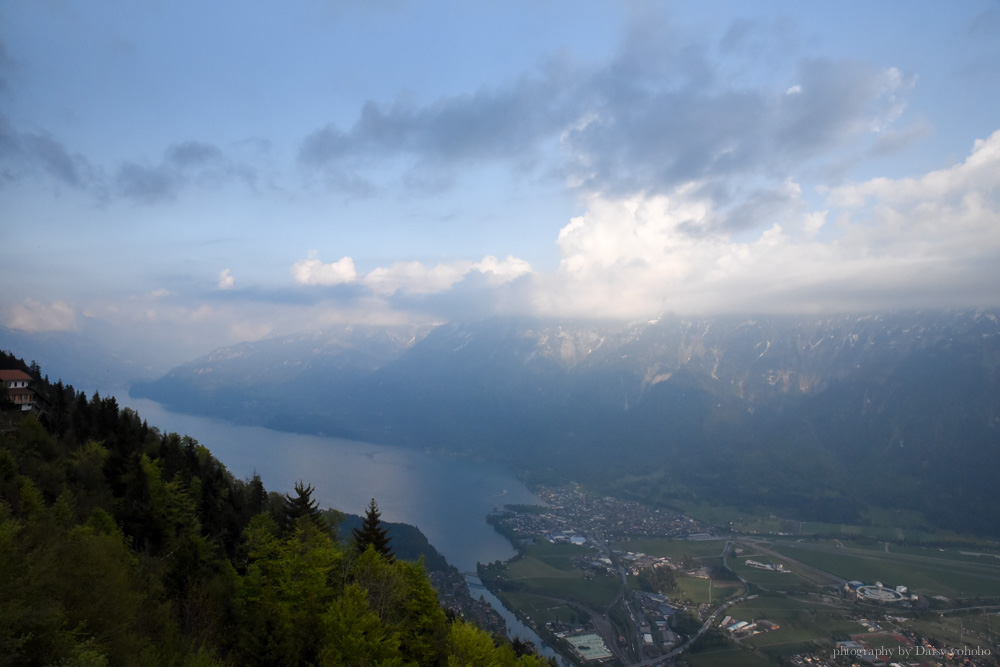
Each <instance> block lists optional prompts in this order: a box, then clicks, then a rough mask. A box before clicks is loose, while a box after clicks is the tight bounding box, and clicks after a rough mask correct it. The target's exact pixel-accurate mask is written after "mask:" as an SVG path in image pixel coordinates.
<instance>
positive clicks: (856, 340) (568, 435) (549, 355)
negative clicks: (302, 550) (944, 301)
mask: <svg viewBox="0 0 1000 667" xmlns="http://www.w3.org/2000/svg"><path fill="white" fill-rule="evenodd" d="M421 334H422V335H419V336H418V335H411V336H410V337H409V338H406V344H405V345H403V344H401V341H402V340H403V337H397V338H395V339H390V340H389V342H385V340H383V343H382V347H378V345H377V344H375V343H371V345H373V346H374V348H378V349H380V350H382V351H383V356H381V357H379V359H378V362H377V363H368V365H365V364H363V363H361V362H359V361H358V360H359V359H361V358H362V357H363V356H364V355H363V350H365V349H368V348H366V347H365V346H366V345H369V342H370V340H371V338H372V337H373V336H374V337H376V338H377V337H378V335H379V334H378V332H377V330H376V329H370V330H366V331H364V332H361V334H359V335H360V336H361V339H360V340H358V341H356V342H355V343H354V344H352V345H353V346H352V347H350V348H348V347H344V348H343V350H342V351H341V352H339V353H338V354H341V355H346V356H342V357H337V355H334V358H337V359H339V361H338V362H337V363H331V362H330V359H325V360H324V358H323V357H322V356H318V357H314V358H313V359H312V360H311V361H310V360H309V359H304V360H303V361H302V364H301V372H298V373H297V374H296V375H295V377H294V378H293V379H288V380H285V381H283V382H281V383H277V384H275V385H270V384H266V383H265V384H260V383H258V384H257V385H254V386H253V388H252V390H250V389H247V388H246V387H245V386H242V385H240V383H238V382H230V383H228V384H225V386H224V387H222V388H219V387H216V388H214V389H213V388H212V385H211V384H210V383H208V382H206V381H205V380H203V379H202V378H200V377H198V376H197V375H196V374H193V373H191V372H190V370H189V369H190V368H191V367H188V366H185V367H179V368H178V369H174V371H171V374H168V375H167V376H164V377H163V378H161V379H160V380H157V381H155V382H153V383H147V384H137V385H134V387H133V395H136V396H142V397H146V398H152V399H154V400H159V401H161V402H164V403H165V404H167V405H168V406H171V407H174V408H175V409H181V410H186V411H204V412H203V413H204V414H215V415H216V416H223V417H225V418H228V419H231V420H234V421H242V422H243V423H256V424H259V425H263V426H270V427H273V428H278V429H281V430H294V431H304V432H313V433H325V434H328V435H337V436H341V437H352V438H356V439H362V440H372V441H383V442H393V443H396V444H402V445H411V446H418V447H422V448H429V449H438V450H444V451H450V452H454V453H461V454H465V455H473V456H479V457H484V458H493V459H499V460H502V461H505V462H506V463H508V464H511V465H514V466H516V467H518V468H519V469H521V470H527V471H529V472H530V473H532V474H535V475H542V476H548V477H555V478H562V479H569V478H572V479H581V480H586V481H588V482H590V483H594V484H597V485H601V484H604V485H608V484H610V483H611V482H612V481H613V480H617V479H624V478H628V477H629V476H631V475H634V474H635V473H637V472H639V471H641V472H643V473H644V474H647V475H648V474H650V473H652V472H654V471H658V472H659V474H661V477H662V480H663V483H662V484H661V487H662V488H659V489H650V490H648V491H646V492H645V493H646V497H651V498H653V499H655V500H658V501H661V502H669V501H670V498H672V497H673V498H677V497H682V496H685V495H686V494H687V495H689V494H692V493H694V494H695V495H698V496H704V495H711V496H714V497H716V498H718V499H720V500H725V501H727V502H731V503H756V504H760V505H762V506H769V507H778V508H783V511H784V510H787V511H790V512H792V513H795V514H798V515H799V516H802V517H805V518H824V517H826V518H831V517H832V518H838V519H843V520H854V521H856V520H860V518H861V515H862V514H863V512H864V507H865V505H866V503H876V502H877V503H882V504H888V505H891V506H899V507H903V508H906V509H916V510H918V511H921V512H923V513H924V514H925V515H928V514H929V516H933V517H938V518H937V519H935V521H936V522H937V523H952V524H956V525H965V526H966V528H968V529H974V530H978V531H986V532H990V533H1000V526H998V525H997V520H996V519H995V518H990V517H988V516H987V514H986V513H985V512H983V511H979V510H977V509H976V507H975V505H976V502H981V500H980V501H975V500H973V499H972V497H973V496H976V495H977V494H978V495H980V496H982V497H985V498H989V499H993V498H994V497H995V496H996V492H995V491H993V490H992V485H991V484H990V483H989V480H988V479H987V477H988V476H987V475H986V474H985V473H984V472H983V471H986V470H997V469H1000V460H998V458H997V457H998V455H1000V444H998V433H1000V377H998V373H997V367H998V366H1000V320H998V318H997V314H996V313H995V312H993V311H985V310H977V311H917V312H900V313H879V314H861V315H838V316H791V315H777V316H754V317H748V316H726V317H711V318H709V317H706V318H697V319H685V318H680V317H677V316H674V315H665V316H662V317H660V318H657V319H656V320H649V321H644V322H638V323H630V324H627V325H623V324H618V323H611V322H581V321H557V320H540V319H496V318H495V319H491V320H483V321H479V322H471V323H450V324H444V325H441V326H438V327H434V328H429V329H427V330H426V332H421ZM366 341H369V342H366ZM274 345H275V344H274V343H264V342H262V343H259V344H251V345H250V347H247V348H245V349H246V350H256V351H255V352H253V353H248V354H246V355H245V356H244V357H243V359H244V361H246V360H247V359H251V360H252V359H255V358H260V360H261V361H260V364H259V365H260V366H262V367H263V366H266V365H267V364H265V363H264V359H265V357H266V354H265V352H264V350H265V349H273V347H274ZM374 348H373V349H374ZM262 355H263V356H262ZM271 361H272V362H273V360H271ZM348 361H351V363H348ZM368 361H369V362H371V359H368ZM354 362H358V363H354ZM186 369H187V370H186ZM857 469H861V470H871V471H878V470H883V469H884V470H889V471H894V472H893V473H892V475H891V478H890V479H888V480H886V481H880V482H878V483H877V484H869V485H866V484H864V483H863V482H861V481H859V480H858V479H857V478H856V476H855V475H853V474H852V470H857ZM935 479H937V480H948V483H947V485H946V488H944V489H941V488H939V485H938V486H935V484H934V480H935ZM914 492H915V493H917V497H916V498H914V497H909V495H908V494H911V493H914ZM983 494H985V495H983ZM815 498H820V499H823V498H826V499H834V498H835V499H839V501H840V502H841V505H840V506H839V507H835V506H834V503H833V502H832V501H830V502H826V503H820V504H817V503H816V502H814V499H815ZM814 506H815V507H814ZM809 508H812V509H809ZM956 522H957V523H956Z"/></svg>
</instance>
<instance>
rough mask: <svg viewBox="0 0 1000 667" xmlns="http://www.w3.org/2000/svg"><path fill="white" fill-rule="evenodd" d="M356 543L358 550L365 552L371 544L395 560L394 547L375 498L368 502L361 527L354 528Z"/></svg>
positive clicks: (376, 549) (379, 551)
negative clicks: (390, 542)
mask: <svg viewBox="0 0 1000 667" xmlns="http://www.w3.org/2000/svg"><path fill="white" fill-rule="evenodd" d="M354 543H355V545H356V546H357V548H358V551H361V552H364V551H365V550H366V549H367V548H368V547H369V546H371V547H373V548H374V549H375V551H376V552H378V553H380V554H382V555H383V556H385V557H386V558H387V559H389V560H393V559H394V558H395V556H394V555H393V553H392V548H391V547H390V546H389V536H388V535H387V534H386V531H385V527H384V526H383V525H382V513H381V512H379V511H378V505H377V504H376V503H375V499H374V498H372V500H371V502H370V503H368V509H367V510H365V518H364V520H363V521H362V522H361V528H355V529H354Z"/></svg>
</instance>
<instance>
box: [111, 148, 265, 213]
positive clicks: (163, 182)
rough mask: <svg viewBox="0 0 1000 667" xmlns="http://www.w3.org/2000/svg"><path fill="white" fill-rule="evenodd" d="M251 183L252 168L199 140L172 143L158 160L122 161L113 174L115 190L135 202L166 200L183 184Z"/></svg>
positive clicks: (176, 193) (154, 202) (162, 201)
mask: <svg viewBox="0 0 1000 667" xmlns="http://www.w3.org/2000/svg"><path fill="white" fill-rule="evenodd" d="M234 180H235V181H242V182H244V183H246V184H248V185H251V186H252V185H253V183H254V181H255V180H256V174H255V170H254V169H253V168H251V167H249V166H248V165H246V164H242V163H240V162H234V161H232V160H229V159H228V158H227V157H226V155H225V154H224V153H223V152H222V150H221V149H220V148H218V147H217V146H215V145H213V144H209V143H204V142H200V141H185V142H181V143H177V144H173V145H171V146H169V147H167V149H166V151H164V155H163V159H162V160H161V161H160V162H159V163H158V164H139V163H136V162H124V163H123V164H122V165H121V166H120V167H119V168H118V173H117V176H116V178H115V185H116V186H117V191H118V194H119V195H121V196H122V197H124V198H126V199H130V200H132V201H133V202H135V203H137V204H145V205H153V204H159V203H164V202H169V201H172V200H174V199H176V198H177V196H178V195H179V194H180V193H181V192H182V190H183V189H184V188H186V187H189V186H192V185H203V186H213V187H217V186H220V185H223V184H225V183H228V182H230V181H234Z"/></svg>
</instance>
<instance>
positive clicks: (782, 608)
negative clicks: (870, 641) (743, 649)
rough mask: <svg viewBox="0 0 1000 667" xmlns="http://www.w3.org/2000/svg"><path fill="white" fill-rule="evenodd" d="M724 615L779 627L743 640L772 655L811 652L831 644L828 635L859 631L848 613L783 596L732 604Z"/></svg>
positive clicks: (858, 626) (859, 627)
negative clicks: (816, 644)
mask: <svg viewBox="0 0 1000 667" xmlns="http://www.w3.org/2000/svg"><path fill="white" fill-rule="evenodd" d="M727 613H728V614H729V615H730V616H732V617H733V618H734V619H738V620H743V621H751V620H755V619H757V620H759V619H767V620H769V621H772V622H774V623H777V624H778V625H780V626H781V629H780V630H775V631H773V632H766V633H762V634H759V635H754V636H753V637H750V638H749V639H747V640H745V641H746V643H747V644H749V645H750V646H754V647H757V648H759V649H760V650H762V651H766V652H768V653H772V654H775V655H790V654H792V653H796V652H799V651H803V650H812V648H810V647H813V648H814V647H815V643H816V642H819V643H821V644H825V645H832V643H833V640H832V638H831V637H832V635H834V634H842V635H847V634H851V633H856V632H858V631H859V630H860V629H861V626H860V625H858V623H856V622H855V621H852V620H850V619H849V618H847V616H848V614H849V613H850V612H849V611H846V610H845V611H841V610H838V609H835V608H830V607H823V606H819V605H816V604H812V603H809V602H804V601H801V600H796V599H793V598H787V597H765V596H761V597H758V598H755V599H753V600H748V601H746V602H741V603H740V604H737V605H734V606H732V607H730V608H729V610H727Z"/></svg>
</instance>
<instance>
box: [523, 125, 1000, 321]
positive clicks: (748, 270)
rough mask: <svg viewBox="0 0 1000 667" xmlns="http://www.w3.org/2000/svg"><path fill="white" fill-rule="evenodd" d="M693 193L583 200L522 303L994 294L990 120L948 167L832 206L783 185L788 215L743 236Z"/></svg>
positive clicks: (971, 300)
mask: <svg viewBox="0 0 1000 667" xmlns="http://www.w3.org/2000/svg"><path fill="white" fill-rule="evenodd" d="M703 192H704V190H703V189H702V188H700V187H698V184H696V183H692V184H688V185H686V186H682V187H679V188H676V189H675V190H674V191H673V192H671V193H669V194H642V195H633V196H630V197H621V198H610V197H603V196H594V197H592V198H591V199H590V200H589V201H588V203H587V204H588V205H587V211H586V213H585V214H584V215H582V216H579V217H577V218H574V219H573V220H571V221H570V223H569V224H567V225H566V226H565V227H563V229H562V230H561V231H560V233H559V237H558V241H557V242H558V245H559V249H560V252H561V254H562V260H561V262H560V265H559V268H558V270H557V271H556V273H555V274H553V275H550V276H541V277H539V285H538V289H537V290H536V291H535V293H534V301H533V303H534V308H535V310H536V311H537V312H543V313H553V314H562V315H574V316H586V315H593V314H601V315H603V316H606V317H640V316H645V315H647V314H655V313H657V312H662V311H665V310H672V311H676V312H681V313H704V312H722V311H733V310H742V311H745V312H754V311H757V312H759V311H766V312H813V311H820V310H822V311H836V310H841V311H842V310H875V309H883V308H901V307H916V306H925V307H928V306H937V307H951V306H954V307H960V306H984V305H990V306H995V305H998V304H1000V292H998V291H997V289H996V286H997V285H1000V262H997V261H996V260H997V258H998V257H1000V131H998V132H996V133H994V134H993V135H992V136H991V137H989V138H988V139H985V140H980V141H977V142H976V144H975V146H974V148H973V150H972V152H971V154H970V155H969V157H968V158H967V159H966V160H965V161H964V162H962V163H960V164H957V165H955V166H953V167H951V168H948V169H943V170H938V171H934V172H930V173H928V174H925V175H923V176H921V177H918V178H904V179H886V178H877V179H872V180H869V181H865V182H862V183H857V184H851V185H845V186H842V187H838V188H835V189H832V190H831V191H829V193H828V201H827V203H828V205H829V206H831V208H832V211H831V210H824V211H804V210H802V206H801V202H798V201H797V200H798V195H799V192H798V191H797V189H796V187H794V184H790V185H789V188H788V190H787V191H786V193H785V195H784V196H783V198H784V199H785V200H787V201H786V203H788V204H789V205H790V207H791V209H797V210H800V212H799V213H798V214H796V215H794V216H789V217H788V219H787V221H786V222H784V223H783V224H778V223H774V224H771V225H770V226H769V227H766V228H764V229H763V230H762V231H759V232H757V233H755V234H753V235H751V236H750V237H749V238H748V239H746V240H737V239H736V237H735V236H734V235H733V233H732V232H733V226H732V225H726V224H724V222H720V219H721V220H723V221H724V218H725V211H722V210H720V209H719V208H718V207H717V206H716V205H715V203H714V202H713V200H712V199H711V198H709V197H705V196H704V195H703V194H702V193H703ZM831 218H832V219H833V220H835V223H834V224H833V225H831V223H830V222H829V219H831ZM692 229H697V230H701V233H698V234H694V233H692V231H691V230H692ZM821 230H823V233H822V234H820V232H821Z"/></svg>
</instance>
